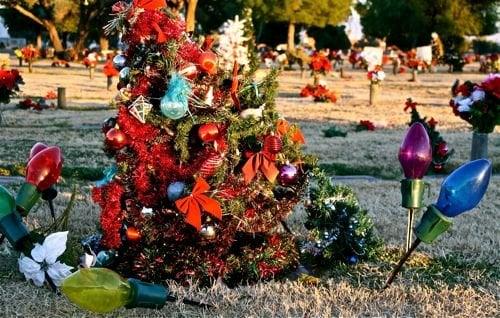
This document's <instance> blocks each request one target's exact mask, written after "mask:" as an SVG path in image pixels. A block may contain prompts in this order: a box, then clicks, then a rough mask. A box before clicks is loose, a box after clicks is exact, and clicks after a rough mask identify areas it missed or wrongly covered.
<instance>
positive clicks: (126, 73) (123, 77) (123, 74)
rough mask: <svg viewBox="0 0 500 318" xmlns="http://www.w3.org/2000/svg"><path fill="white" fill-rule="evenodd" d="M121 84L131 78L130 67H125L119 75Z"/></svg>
mask: <svg viewBox="0 0 500 318" xmlns="http://www.w3.org/2000/svg"><path fill="white" fill-rule="evenodd" d="M118 76H119V78H120V81H121V82H128V80H129V77H130V67H124V68H122V69H121V71H120V73H119V74H118Z"/></svg>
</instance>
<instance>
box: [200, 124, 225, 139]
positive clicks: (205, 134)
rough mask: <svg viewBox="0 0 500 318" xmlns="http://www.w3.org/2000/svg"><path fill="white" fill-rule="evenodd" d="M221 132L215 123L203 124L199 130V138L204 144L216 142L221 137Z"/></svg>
mask: <svg viewBox="0 0 500 318" xmlns="http://www.w3.org/2000/svg"><path fill="white" fill-rule="evenodd" d="M219 134H220V131H219V127H217V125H216V124H214V123H208V124H203V125H201V126H200V128H198V137H200V139H201V141H203V142H211V141H215V140H216V139H217V138H218V137H219Z"/></svg>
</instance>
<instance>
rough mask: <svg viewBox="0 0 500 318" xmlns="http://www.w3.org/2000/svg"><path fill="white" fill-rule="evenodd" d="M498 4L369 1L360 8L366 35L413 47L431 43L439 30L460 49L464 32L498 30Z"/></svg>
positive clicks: (464, 0)
mask: <svg viewBox="0 0 500 318" xmlns="http://www.w3.org/2000/svg"><path fill="white" fill-rule="evenodd" d="M497 7H498V1H496V0H479V1H475V0H408V1H398V0H367V1H366V3H365V4H358V5H357V10H358V12H359V13H360V15H361V16H362V18H361V23H362V25H363V30H364V32H365V34H366V35H367V36H373V37H377V38H384V37H386V39H387V43H388V44H394V45H397V46H399V47H401V48H402V49H410V48H413V47H416V46H420V45H427V44H429V43H430V34H431V33H432V32H437V33H438V34H439V35H440V37H441V38H442V39H443V41H444V42H445V46H447V47H448V48H451V49H453V50H455V51H460V50H463V49H464V47H463V42H464V41H463V36H464V35H478V34H483V33H494V32H496V27H494V26H495V23H496V21H497V19H498V15H497V14H496V12H497ZM493 31H494V32H493Z"/></svg>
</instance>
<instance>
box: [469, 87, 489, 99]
mask: <svg viewBox="0 0 500 318" xmlns="http://www.w3.org/2000/svg"><path fill="white" fill-rule="evenodd" d="M470 97H471V99H472V101H474V102H479V101H482V100H484V98H485V97H486V93H485V92H484V91H483V90H481V89H476V90H474V91H473V92H472V95H471V96H470Z"/></svg>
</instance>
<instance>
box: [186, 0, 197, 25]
mask: <svg viewBox="0 0 500 318" xmlns="http://www.w3.org/2000/svg"><path fill="white" fill-rule="evenodd" d="M197 4H198V0H189V1H188V7H187V12H186V32H194V29H195V25H196V6H197Z"/></svg>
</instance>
